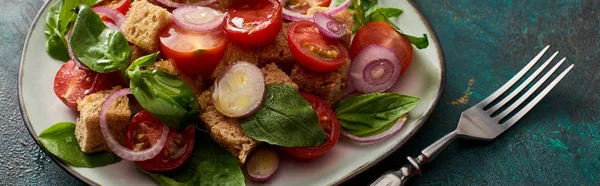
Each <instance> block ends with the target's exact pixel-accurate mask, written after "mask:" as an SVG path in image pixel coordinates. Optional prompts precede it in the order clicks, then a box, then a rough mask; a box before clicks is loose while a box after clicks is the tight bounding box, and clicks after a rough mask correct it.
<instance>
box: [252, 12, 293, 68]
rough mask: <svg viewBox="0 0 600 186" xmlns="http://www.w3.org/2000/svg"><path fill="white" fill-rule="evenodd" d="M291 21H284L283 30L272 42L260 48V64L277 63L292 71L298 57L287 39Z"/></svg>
mask: <svg viewBox="0 0 600 186" xmlns="http://www.w3.org/2000/svg"><path fill="white" fill-rule="evenodd" d="M289 24H290V23H283V26H282V27H281V31H279V34H278V35H277V37H276V38H275V40H274V41H273V43H272V44H269V45H267V46H263V47H261V48H260V49H259V50H258V55H259V56H258V57H259V66H264V65H266V64H269V63H277V65H278V66H279V67H280V68H281V69H282V70H283V71H286V72H290V71H291V70H292V68H293V67H294V64H295V63H296V59H295V58H294V56H293V55H292V52H291V51H290V46H289V44H288V40H287V32H288V27H289Z"/></svg>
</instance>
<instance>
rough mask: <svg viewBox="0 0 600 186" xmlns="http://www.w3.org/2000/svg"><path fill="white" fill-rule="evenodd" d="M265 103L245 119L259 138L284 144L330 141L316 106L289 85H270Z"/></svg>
mask: <svg viewBox="0 0 600 186" xmlns="http://www.w3.org/2000/svg"><path fill="white" fill-rule="evenodd" d="M266 91H267V92H266V95H265V100H264V103H263V106H262V107H261V108H260V110H259V111H258V112H256V113H255V114H253V115H252V116H250V117H248V118H245V119H243V120H242V121H241V126H242V129H243V130H244V133H245V134H246V135H248V137H251V138H253V139H255V140H258V141H262V142H267V143H269V144H273V145H278V146H284V147H300V146H317V145H321V144H323V143H325V142H326V141H327V136H325V132H323V129H322V128H321V125H320V124H319V119H318V118H317V114H316V113H315V110H313V108H312V107H311V106H310V105H309V104H308V102H307V101H306V100H304V98H302V96H301V95H300V94H299V93H298V90H296V89H294V88H292V87H291V86H289V85H267V89H266Z"/></svg>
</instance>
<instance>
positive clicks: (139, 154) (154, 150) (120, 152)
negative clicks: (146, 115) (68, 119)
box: [100, 88, 169, 161]
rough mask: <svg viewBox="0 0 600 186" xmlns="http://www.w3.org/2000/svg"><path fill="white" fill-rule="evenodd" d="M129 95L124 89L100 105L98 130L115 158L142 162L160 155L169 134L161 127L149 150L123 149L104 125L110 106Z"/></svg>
mask: <svg viewBox="0 0 600 186" xmlns="http://www.w3.org/2000/svg"><path fill="white" fill-rule="evenodd" d="M128 94H131V89H129V88H124V89H121V90H119V91H117V92H115V93H113V94H111V95H110V96H108V98H107V99H106V100H105V101H104V102H103V103H102V108H100V130H101V131H102V136H104V140H105V141H106V144H107V145H108V148H110V150H112V151H113V152H114V153H115V154H116V155H117V156H119V157H121V158H123V159H126V160H129V161H144V160H149V159H152V158H154V157H155V156H156V155H158V154H159V153H160V151H161V150H162V149H163V147H165V144H166V143H167V136H168V134H169V127H167V126H166V125H165V126H164V127H163V130H162V133H161V135H160V138H159V139H158V141H157V142H156V144H154V146H152V147H151V148H149V149H145V150H142V151H133V150H131V149H128V148H125V147H123V146H122V145H121V144H119V142H117V140H115V138H114V137H113V136H112V134H111V133H110V130H109V129H108V125H107V124H106V112H107V111H108V108H109V107H110V104H111V103H112V102H114V101H115V100H116V99H117V98H119V97H120V96H125V95H128Z"/></svg>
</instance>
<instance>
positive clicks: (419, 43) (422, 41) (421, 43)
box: [402, 33, 429, 49]
mask: <svg viewBox="0 0 600 186" xmlns="http://www.w3.org/2000/svg"><path fill="white" fill-rule="evenodd" d="M402 36H404V37H406V39H408V41H410V43H412V44H413V45H415V46H416V47H417V48H418V49H424V48H427V47H428V46H429V40H428V39H427V34H423V37H415V36H411V35H407V34H404V33H402Z"/></svg>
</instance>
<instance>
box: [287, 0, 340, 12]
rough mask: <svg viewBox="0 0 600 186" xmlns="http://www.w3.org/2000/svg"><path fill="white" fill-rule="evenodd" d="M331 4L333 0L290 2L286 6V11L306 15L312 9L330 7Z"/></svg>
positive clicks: (299, 0) (294, 0) (295, 0)
mask: <svg viewBox="0 0 600 186" xmlns="http://www.w3.org/2000/svg"><path fill="white" fill-rule="evenodd" d="M329 4H331V0H290V1H288V3H287V4H286V5H284V6H285V9H288V10H290V11H292V12H297V13H300V14H306V13H307V12H308V9H310V8H312V7H316V6H321V7H329Z"/></svg>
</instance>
